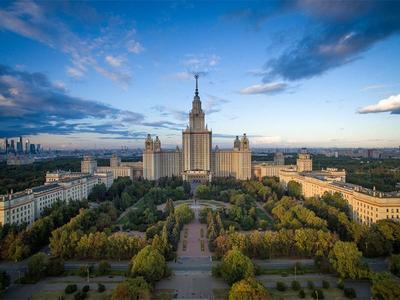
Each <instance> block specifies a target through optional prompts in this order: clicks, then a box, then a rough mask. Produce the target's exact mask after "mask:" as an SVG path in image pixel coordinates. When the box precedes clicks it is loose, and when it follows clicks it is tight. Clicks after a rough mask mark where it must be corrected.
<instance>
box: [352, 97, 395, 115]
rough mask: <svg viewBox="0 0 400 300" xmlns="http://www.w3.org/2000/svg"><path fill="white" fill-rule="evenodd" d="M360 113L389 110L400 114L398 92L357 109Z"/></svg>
mask: <svg viewBox="0 0 400 300" xmlns="http://www.w3.org/2000/svg"><path fill="white" fill-rule="evenodd" d="M358 112H359V113H360V114H370V113H380V112H390V113H391V114H400V94H398V95H393V96H390V97H388V98H385V99H382V100H380V101H378V103H376V104H372V105H368V106H365V107H363V108H360V109H359V110H358Z"/></svg>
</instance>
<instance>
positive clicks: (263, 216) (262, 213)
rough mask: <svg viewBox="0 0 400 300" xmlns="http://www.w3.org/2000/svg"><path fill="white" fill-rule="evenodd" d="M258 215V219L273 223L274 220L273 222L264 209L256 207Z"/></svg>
mask: <svg viewBox="0 0 400 300" xmlns="http://www.w3.org/2000/svg"><path fill="white" fill-rule="evenodd" d="M256 213H257V218H258V219H260V220H265V221H267V222H268V223H269V224H272V223H273V220H271V218H270V217H269V216H268V215H267V214H266V213H265V211H263V210H262V209H260V208H258V207H256Z"/></svg>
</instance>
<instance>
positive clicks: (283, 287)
mask: <svg viewBox="0 0 400 300" xmlns="http://www.w3.org/2000/svg"><path fill="white" fill-rule="evenodd" d="M286 288H287V287H286V284H285V283H284V282H282V281H278V282H277V283H276V289H277V290H278V291H281V292H283V291H286Z"/></svg>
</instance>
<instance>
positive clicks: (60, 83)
mask: <svg viewBox="0 0 400 300" xmlns="http://www.w3.org/2000/svg"><path fill="white" fill-rule="evenodd" d="M54 87H55V88H57V89H59V90H61V91H64V92H66V91H67V86H66V85H65V82H64V81H61V80H56V81H54Z"/></svg>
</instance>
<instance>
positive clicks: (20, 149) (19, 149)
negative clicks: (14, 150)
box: [18, 136, 24, 153]
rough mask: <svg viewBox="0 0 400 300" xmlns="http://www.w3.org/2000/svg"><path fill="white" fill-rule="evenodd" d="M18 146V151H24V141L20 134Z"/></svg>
mask: <svg viewBox="0 0 400 300" xmlns="http://www.w3.org/2000/svg"><path fill="white" fill-rule="evenodd" d="M19 144H20V148H18V153H22V152H24V141H23V140H22V136H20V137H19Z"/></svg>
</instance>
